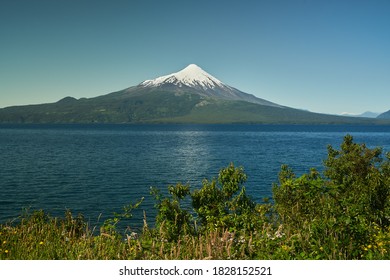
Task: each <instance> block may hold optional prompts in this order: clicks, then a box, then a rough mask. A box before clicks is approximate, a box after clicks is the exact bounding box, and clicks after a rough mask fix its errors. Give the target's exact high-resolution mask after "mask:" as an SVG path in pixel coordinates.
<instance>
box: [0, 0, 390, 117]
mask: <svg viewBox="0 0 390 280" xmlns="http://www.w3.org/2000/svg"><path fill="white" fill-rule="evenodd" d="M389 14H390V2H389V1H380V0H376V1H375V0H374V1H346V0H344V1H343V0H341V1H305V0H301V1H298V0H297V1H282V0H280V1H249V0H244V1H204V0H201V1H187V2H185V5H183V2H182V1H180V2H179V1H150V0H149V1H125V0H116V1H110V2H107V1H100V0H97V1H90V0H80V1H64V0H58V1H49V0H37V1H27V0H13V1H10V0H6V1H3V2H2V8H1V10H0V35H1V38H2V43H1V44H0V61H1V64H0V108H3V107H7V106H12V105H27V104H38V103H50V102H56V101H58V100H60V99H61V98H63V97H66V96H72V97H75V98H81V97H87V98H90V97H95V96H98V95H103V94H107V93H109V92H113V91H117V90H121V89H124V88H127V87H130V86H134V85H137V84H139V83H141V82H143V81H145V80H149V79H154V78H156V77H158V76H163V75H167V74H170V73H173V72H177V71H179V70H181V69H183V68H184V67H186V66H187V65H188V64H191V63H194V64H197V65H198V66H200V67H201V68H202V69H204V70H205V71H207V72H208V73H210V74H211V75H213V76H215V77H216V78H218V79H219V80H221V81H222V82H224V83H226V84H228V85H230V86H232V87H235V88H237V89H239V90H241V91H244V92H247V93H250V94H253V95H255V96H257V97H259V98H263V99H266V100H269V101H271V102H275V103H278V104H281V105H284V106H289V107H293V108H299V109H307V110H310V111H312V112H319V113H331V114H340V113H342V112H348V113H355V114H358V113H363V112H365V111H372V112H384V111H388V110H389V109H390V102H389V101H390V100H389V98H388V96H389V91H390V79H389V78H388V77H390V30H389V28H388V27H389V26H390V17H389V16H388V15H389Z"/></svg>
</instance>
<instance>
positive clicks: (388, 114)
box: [377, 110, 390, 119]
mask: <svg viewBox="0 0 390 280" xmlns="http://www.w3.org/2000/svg"><path fill="white" fill-rule="evenodd" d="M377 118H378V119H390V110H389V111H387V112H384V113H382V114H380V115H379V116H378V117H377Z"/></svg>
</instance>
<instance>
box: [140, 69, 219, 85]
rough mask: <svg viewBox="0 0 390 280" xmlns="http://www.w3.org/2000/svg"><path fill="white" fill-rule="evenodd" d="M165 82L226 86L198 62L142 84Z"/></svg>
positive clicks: (161, 83)
mask: <svg viewBox="0 0 390 280" xmlns="http://www.w3.org/2000/svg"><path fill="white" fill-rule="evenodd" d="M163 84H174V85H178V86H182V85H186V86H189V87H199V86H200V87H202V88H204V89H206V88H215V87H216V86H219V87H225V85H224V84H223V83H222V82H221V81H220V80H218V79H217V78H215V77H213V76H212V75H210V74H209V73H207V72H206V71H204V70H203V69H202V68H200V67H199V66H198V65H196V64H190V65H188V66H187V67H186V68H184V69H183V70H181V71H179V72H176V73H172V74H169V75H166V76H161V77H158V78H156V79H153V80H146V81H144V82H142V83H141V84H140V85H141V86H154V87H157V86H160V85H163Z"/></svg>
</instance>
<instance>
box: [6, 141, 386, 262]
mask: <svg viewBox="0 0 390 280" xmlns="http://www.w3.org/2000/svg"><path fill="white" fill-rule="evenodd" d="M324 166H325V171H324V172H323V174H320V173H319V172H318V171H316V170H314V169H312V170H310V172H309V173H308V174H304V175H303V176H301V177H296V175H295V174H294V173H293V171H292V170H291V169H289V168H288V167H287V166H282V169H281V171H280V174H279V183H278V184H275V185H274V186H273V202H272V203H269V202H266V201H265V202H263V203H256V202H254V201H253V200H252V199H251V198H250V197H249V196H248V195H247V194H246V192H245V187H244V185H243V184H244V182H245V181H246V175H245V173H244V172H243V169H242V168H236V167H234V165H233V164H231V165H229V166H228V167H226V168H223V169H221V171H220V172H219V175H218V178H216V179H213V180H211V181H209V180H204V181H203V183H202V188H201V189H198V190H194V191H190V187H189V186H187V185H182V184H177V185H175V186H169V187H168V193H169V196H163V195H162V194H161V193H160V192H159V191H158V190H157V189H152V191H151V194H152V195H153V196H154V198H155V201H156V209H157V215H156V217H155V226H154V227H153V228H151V227H149V226H148V223H147V220H146V218H145V220H144V227H143V230H142V232H139V233H134V232H130V231H129V232H127V233H125V234H120V233H119V230H118V229H117V225H118V223H119V222H120V221H121V220H123V219H125V218H126V219H127V218H130V217H131V215H132V213H131V212H132V210H133V209H135V208H137V207H138V206H139V204H140V203H142V200H141V201H139V202H137V203H136V204H134V205H129V206H126V207H124V208H123V213H119V214H118V213H116V214H114V215H113V218H111V219H108V220H106V221H105V222H104V223H103V224H102V225H101V226H100V228H90V227H89V225H88V224H87V223H86V222H85V220H84V219H83V217H82V216H81V215H79V216H77V217H74V216H72V214H71V212H70V211H67V212H66V213H65V215H64V217H61V218H59V217H50V216H49V215H48V214H46V213H44V212H43V211H36V212H33V213H31V214H26V215H24V216H22V217H20V218H19V219H18V222H17V223H9V224H2V225H0V259H72V260H74V259H141V260H152V259H270V260H272V259H334V260H336V259H386V260H388V259H390V201H389V198H390V154H389V153H388V154H387V155H386V156H385V157H383V155H382V151H381V149H379V148H375V149H368V148H367V147H366V146H365V145H364V144H356V143H354V142H353V139H352V137H351V136H349V135H347V136H346V137H345V138H344V142H343V143H342V145H341V149H340V150H336V149H334V148H333V147H331V146H329V147H328V158H327V159H326V160H325V161H324ZM184 199H186V200H187V201H188V199H190V200H191V205H192V209H191V211H188V210H186V208H185V207H183V200H184Z"/></svg>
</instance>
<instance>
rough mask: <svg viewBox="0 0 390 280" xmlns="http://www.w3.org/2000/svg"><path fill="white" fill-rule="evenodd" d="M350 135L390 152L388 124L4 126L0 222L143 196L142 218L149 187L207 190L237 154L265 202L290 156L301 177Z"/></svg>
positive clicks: (88, 213)
mask: <svg viewBox="0 0 390 280" xmlns="http://www.w3.org/2000/svg"><path fill="white" fill-rule="evenodd" d="M347 133H349V134H351V135H352V136H353V137H354V139H355V141H356V142H364V143H366V144H367V146H369V147H376V146H381V147H383V149H384V151H390V126H336V125H333V126H306V125H296V126H294V125H1V126H0V222H5V221H9V220H11V219H12V218H15V217H17V216H19V215H20V214H21V213H22V210H23V209H25V208H30V209H44V210H45V211H47V212H49V213H50V214H52V215H53V216H57V215H59V216H63V213H64V211H65V210H66V209H70V210H72V212H73V213H75V214H77V213H83V214H84V215H85V217H86V218H87V219H89V220H90V221H96V220H97V219H98V217H99V216H101V219H105V218H108V217H110V215H111V214H112V212H115V211H116V212H118V211H120V209H121V208H122V207H123V206H124V205H126V204H129V203H131V202H136V201H137V200H138V199H140V198H141V197H145V201H144V203H142V205H141V208H140V211H138V217H135V221H140V220H141V219H142V212H141V211H143V210H145V211H146V213H147V214H149V213H150V216H152V217H153V213H154V212H153V211H154V210H153V205H154V201H153V199H152V197H151V196H150V195H149V190H150V187H151V186H155V187H158V188H160V189H161V190H162V191H165V190H166V187H167V186H168V185H169V184H175V183H177V182H182V183H189V184H190V185H191V188H199V187H200V186H201V182H202V180H203V179H204V178H209V179H211V178H213V177H216V176H217V174H218V171H219V170H220V169H221V168H222V167H225V166H227V165H228V164H229V163H230V162H233V163H234V164H235V165H236V166H243V168H244V170H245V172H246V174H247V175H248V181H247V182H246V183H245V186H246V188H247V192H248V193H249V194H250V195H251V196H252V197H253V198H254V199H255V200H257V201H261V200H262V198H264V197H271V196H272V193H271V188H272V183H274V182H277V176H278V172H279V170H280V166H281V165H282V164H288V165H290V166H291V167H292V168H293V169H294V171H295V172H296V173H297V174H298V175H300V174H302V173H305V172H307V171H308V170H309V169H310V168H311V167H316V168H318V169H320V170H321V168H322V161H323V160H324V159H325V158H326V155H327V145H328V144H331V145H333V146H334V147H336V148H338V147H339V145H340V143H341V142H342V140H343V137H344V136H345V135H346V134H347ZM152 217H151V218H150V219H153V218H152Z"/></svg>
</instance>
